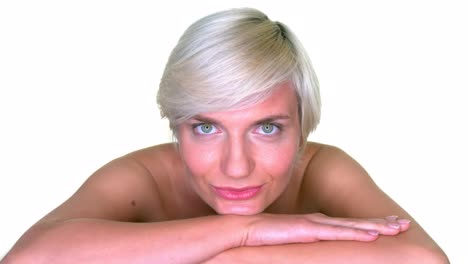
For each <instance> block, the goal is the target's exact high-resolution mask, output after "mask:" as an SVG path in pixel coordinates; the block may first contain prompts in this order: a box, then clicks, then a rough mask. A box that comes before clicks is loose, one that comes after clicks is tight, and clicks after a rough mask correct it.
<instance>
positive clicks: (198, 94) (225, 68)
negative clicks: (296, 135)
mask: <svg viewBox="0 0 468 264" xmlns="http://www.w3.org/2000/svg"><path fill="white" fill-rule="evenodd" d="M285 81H291V82H292V84H293V86H294V88H295V91H296V94H297V98H298V104H299V105H298V108H299V114H300V119H301V129H302V142H306V141H307V136H308V135H309V133H310V132H311V131H313V130H314V129H315V128H316V126H317V124H318V123H319V120H320V95H319V85H318V81H317V78H316V75H315V72H314V70H313V68H312V65H311V63H310V60H309V57H308V55H307V53H306V51H305V50H304V48H303V47H302V45H301V43H300V42H299V41H298V39H297V38H296V36H295V35H294V34H293V33H292V32H291V31H290V30H289V29H288V27H287V26H286V25H284V24H282V23H280V22H273V21H271V20H270V19H269V18H268V17H267V16H266V15H265V14H263V13H262V12H260V11H258V10H256V9H252V8H240V9H231V10H227V11H221V12H217V13H214V14H211V15H208V16H206V17H204V18H202V19H200V20H198V21H196V22H195V23H193V24H192V25H191V26H190V27H189V28H188V29H187V30H186V31H185V32H184V34H183V35H182V37H181V38H180V40H179V42H178V44H177V45H176V47H175V48H174V49H173V51H172V53H171V55H170V56H169V60H168V62H167V64H166V68H165V70H164V74H163V76H162V79H161V83H160V86H159V91H158V95H157V102H158V105H159V108H160V110H161V116H162V117H163V118H164V117H167V118H168V119H169V123H170V127H171V129H172V131H173V133H174V134H175V136H176V137H177V126H178V125H179V124H181V123H182V122H184V121H186V120H187V119H190V118H191V117H193V116H194V115H197V114H200V113H204V112H205V113H206V112H215V111H224V110H229V109H234V108H240V107H244V106H249V105H252V104H255V103H258V102H261V101H262V100H263V99H265V98H267V97H268V95H269V94H270V93H271V91H272V89H273V88H274V87H275V86H276V85H278V84H279V83H282V82H285Z"/></svg>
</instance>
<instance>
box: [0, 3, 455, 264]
mask: <svg viewBox="0 0 468 264" xmlns="http://www.w3.org/2000/svg"><path fill="white" fill-rule="evenodd" d="M158 103H159V106H160V109H161V113H162V116H163V117H167V118H168V119H169V121H170V126H171V129H172V131H173V132H174V136H175V138H176V142H175V143H170V144H164V145H158V146H153V147H149V148H147V149H143V150H139V151H136V152H133V153H130V154H128V155H125V156H123V157H120V158H118V159H116V160H113V161H111V162H110V163H108V164H106V165H105V166H103V167H102V168H101V169H99V170H98V171H96V172H95V173H94V174H93V175H92V176H91V177H89V179H88V180H87V181H86V182H85V183H84V184H83V185H82V187H81V188H80V189H79V190H78V191H77V192H76V193H75V194H74V195H73V196H72V197H71V198H70V199H68V200H67V201H65V202H64V203H63V204H62V205H60V206H59V207H58V208H56V209H55V210H53V211H52V212H51V213H49V214H48V215H46V216H45V217H44V218H43V219H41V220H40V221H39V222H38V223H36V224H35V225H34V226H32V227H31V228H30V229H29V230H28V231H27V232H26V233H25V234H24V235H23V236H22V237H21V238H20V240H19V241H18V242H17V243H16V245H15V246H14V247H13V249H12V250H11V252H10V253H9V254H8V255H7V256H6V258H5V259H4V260H3V262H2V263H202V262H204V263H229V262H234V261H236V262H240V263H264V262H267V261H268V262H273V263H283V262H287V263H305V262H318V263H337V262H338V263H342V262H344V261H345V262H346V263H353V262H356V263H376V262H377V263H447V262H448V260H447V258H446V257H445V255H444V253H443V252H442V251H441V249H440V248H439V247H438V246H437V244H436V243H435V242H434V241H433V240H432V239H431V238H430V237H429V236H428V235H427V234H426V233H425V232H424V230H423V229H422V228H421V227H420V226H419V225H418V224H417V223H416V222H415V221H414V220H413V219H412V218H411V216H410V215H408V214H407V213H406V212H405V211H404V210H403V209H402V208H400V207H399V206H398V205H397V204H396V203H395V202H393V201H392V200H391V199H390V198H389V197H388V196H386V195H385V194H384V193H383V192H382V191H381V190H380V189H379V188H378V187H377V186H376V185H375V184H374V183H373V181H372V180H371V178H370V177H369V176H368V175H367V173H366V172H365V171H364V169H362V168H361V167H360V166H359V164H358V163H357V162H355V161H354V160H353V159H352V158H351V157H349V156H348V155H347V154H346V153H344V152H343V151H341V150H340V149H338V148H335V147H332V146H328V145H323V144H319V143H313V142H307V136H308V135H309V133H310V132H311V131H313V130H314V129H315V127H316V126H317V124H318V122H319V119H320V97H319V91H318V84H317V80H316V77H315V73H314V71H313V69H312V66H311V64H310V62H309V59H308V57H307V54H306V52H305V51H304V49H303V48H302V47H301V45H300V43H299V42H298V40H297V39H296V38H295V36H294V35H293V34H292V33H291V31H290V30H289V29H288V28H287V27H286V26H285V25H284V24H281V23H278V22H272V21H270V20H269V19H268V18H267V17H266V16H265V15H264V14H262V13H261V12H259V11H257V10H254V9H235V10H228V11H223V12H219V13H215V14H213V15H210V16H207V17H205V18H202V19H201V20H199V21H197V22H195V23H194V24H193V25H191V26H190V27H189V28H188V29H187V31H186V32H185V33H184V34H183V36H182V37H181V39H180V40H179V43H178V44H177V46H176V47H175V48H174V50H173V52H172V54H171V56H170V58H169V60H168V63H167V66H166V69H165V72H164V75H163V78H162V80H161V85H160V88H159V92H158ZM322 240H328V241H327V242H319V241H322Z"/></svg>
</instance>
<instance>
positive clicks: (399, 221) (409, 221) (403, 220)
mask: <svg viewBox="0 0 468 264" xmlns="http://www.w3.org/2000/svg"><path fill="white" fill-rule="evenodd" d="M397 222H398V223H400V224H409V223H411V220H409V219H398V220H397Z"/></svg>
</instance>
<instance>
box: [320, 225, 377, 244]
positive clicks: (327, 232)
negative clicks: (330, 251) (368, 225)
mask: <svg viewBox="0 0 468 264" xmlns="http://www.w3.org/2000/svg"><path fill="white" fill-rule="evenodd" d="M311 236H312V237H314V238H315V239H317V240H355V241H374V240H376V239H377V238H378V236H379V232H378V231H376V230H363V229H356V228H351V227H345V226H335V225H328V224H314V225H311Z"/></svg>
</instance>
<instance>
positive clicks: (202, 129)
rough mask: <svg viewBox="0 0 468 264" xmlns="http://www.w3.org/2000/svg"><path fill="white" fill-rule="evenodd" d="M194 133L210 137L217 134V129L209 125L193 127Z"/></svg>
mask: <svg viewBox="0 0 468 264" xmlns="http://www.w3.org/2000/svg"><path fill="white" fill-rule="evenodd" d="M194 129H195V133H197V134H200V135H211V134H215V133H217V132H218V129H217V128H216V127H215V126H213V125H212V124H209V123H203V124H196V125H194Z"/></svg>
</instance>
